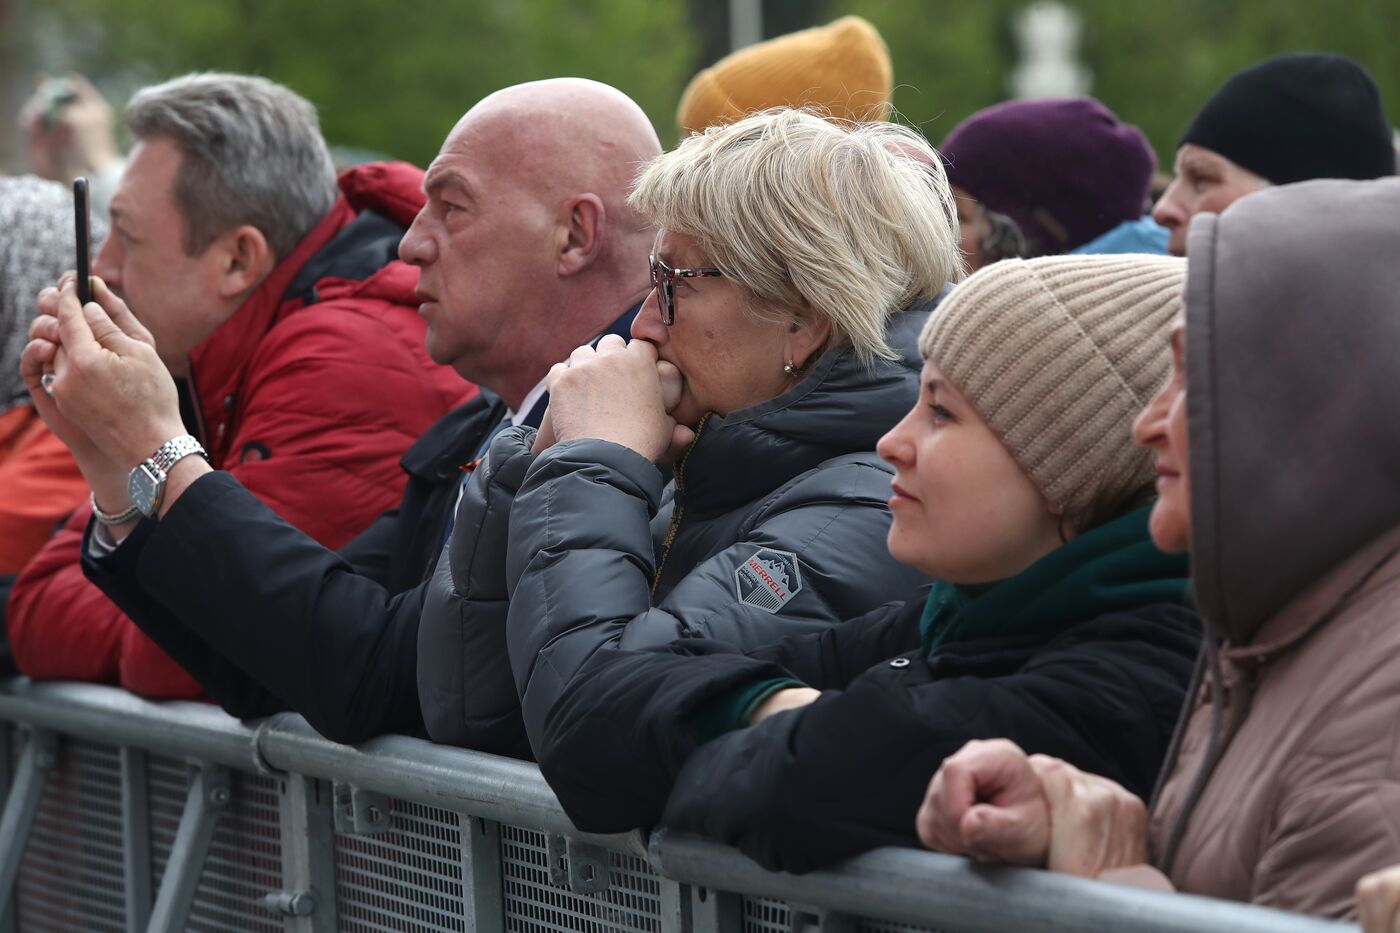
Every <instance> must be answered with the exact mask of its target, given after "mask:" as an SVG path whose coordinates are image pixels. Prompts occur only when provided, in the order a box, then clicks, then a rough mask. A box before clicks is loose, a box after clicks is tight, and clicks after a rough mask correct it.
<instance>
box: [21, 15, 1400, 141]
mask: <svg viewBox="0 0 1400 933" xmlns="http://www.w3.org/2000/svg"><path fill="white" fill-rule="evenodd" d="M1066 2H1067V4H1068V5H1069V6H1070V7H1072V8H1073V9H1075V10H1076V11H1077V12H1078V13H1079V14H1080V15H1081V16H1082V18H1083V25H1084V31H1083V35H1082V38H1081V41H1080V45H1079V58H1080V60H1081V61H1082V62H1083V63H1084V65H1085V66H1086V67H1087V68H1088V69H1089V70H1090V72H1091V74H1092V78H1093V84H1092V87H1091V93H1093V94H1094V95H1095V96H1097V97H1099V98H1100V99H1102V100H1103V101H1104V102H1105V103H1106V104H1108V105H1109V106H1110V107H1112V108H1113V109H1114V110H1115V111H1116V112H1117V113H1118V114H1119V115H1120V116H1122V117H1123V118H1124V119H1126V120H1128V121H1130V122H1134V123H1137V124H1138V125H1139V126H1141V127H1142V128H1143V130H1144V131H1146V132H1147V134H1148V136H1149V137H1150V138H1151V139H1152V141H1153V143H1154V144H1155V146H1156V147H1157V151H1158V154H1159V158H1160V159H1161V160H1162V161H1163V165H1164V166H1167V167H1169V166H1170V164H1171V156H1172V151H1173V149H1174V147H1175V142H1176V138H1177V136H1178V134H1179V133H1180V132H1181V130H1182V129H1183V128H1184V126H1185V124H1186V122H1187V120H1189V119H1190V116H1191V114H1192V113H1193V112H1194V111H1195V110H1196V108H1197V107H1198V106H1199V105H1200V103H1201V102H1202V101H1203V100H1204V99H1205V97H1206V96H1207V95H1208V94H1209V93H1210V92H1211V90H1213V89H1214V88H1215V87H1216V86H1217V85H1218V84H1219V83H1220V82H1221V81H1222V80H1223V79H1224V78H1225V77H1226V76H1228V75H1229V74H1231V73H1232V72H1234V71H1236V70H1238V69H1240V68H1242V67H1245V66H1247V65H1249V64H1251V63H1253V62H1256V61H1258V60H1260V59H1262V58H1264V57H1266V56H1268V55H1270V54H1273V53H1274V52H1279V51H1284V50H1290V49H1292V50H1329V51H1337V52H1342V53H1344V54H1347V55H1350V56H1352V57H1353V58H1355V59H1357V60H1358V61H1360V62H1361V63H1362V64H1363V65H1365V66H1366V67H1367V68H1368V69H1369V70H1370V71H1371V73H1372V74H1373V75H1374V76H1375V77H1376V80H1377V81H1378V83H1379V84H1380V86H1381V93H1382V96H1383V97H1384V98H1385V100H1386V103H1387V109H1388V112H1389V113H1390V116H1391V119H1392V122H1395V123H1400V56H1397V55H1396V54H1395V53H1396V40H1397V37H1400V0H1066ZM1027 5H1028V0H766V2H764V3H763V16H764V32H765V34H766V35H777V34H781V33H783V32H787V31H790V30H792V29H797V28H801V27H802V26H804V25H812V24H816V23H821V22H826V21H828V20H830V19H833V18H835V17H836V16H839V15H842V14H844V13H859V14H861V15H863V16H865V17H867V18H868V19H870V20H871V21H872V22H873V23H875V25H876V26H877V27H878V28H879V29H880V31H881V32H882V33H883V34H884V36H885V39H886V41H887V42H888V43H889V45H890V50H891V52H892V55H893V58H894V64H895V79H896V82H897V83H898V85H899V87H898V90H897V92H896V96H895V104H896V107H897V108H898V110H899V112H900V113H901V115H902V118H903V119H905V120H906V121H908V122H911V123H913V124H915V125H917V126H919V127H921V128H922V129H923V130H924V131H925V133H926V134H927V135H928V136H929V138H930V139H931V140H933V141H934V142H935V143H936V142H938V141H939V140H940V139H942V137H943V136H944V135H945V134H946V133H947V132H948V130H950V129H952V127H953V126H954V125H955V124H956V123H957V122H958V121H959V120H960V119H962V118H963V117H965V116H967V115H968V114H970V113H972V112H973V111H975V110H978V109H980V108H982V107H985V106H987V105H989V104H992V103H995V102H996V101H998V100H1002V99H1005V98H1006V97H1007V96H1008V94H1009V91H1008V77H1009V75H1010V74H1011V72H1012V70H1013V69H1014V68H1015V66H1016V63H1017V61H1018V58H1019V56H1020V50H1019V49H1018V44H1017V40H1016V34H1015V30H1014V26H1013V24H1014V22H1015V18H1016V15H1017V14H1018V13H1019V12H1020V11H1021V10H1023V9H1024V8H1025V7H1026V6H1027ZM727 14H728V5H727V4H726V3H725V2H723V0H592V2H577V0H416V2H414V0H410V2H405V3H387V2H384V0H333V2H332V0H0V82H3V85H2V86H0V105H3V106H4V107H5V110H4V113H6V114H13V113H14V112H15V111H16V110H17V108H18V106H19V104H20V103H21V102H22V101H23V100H24V98H25V97H26V96H27V95H28V94H29V92H30V91H31V90H32V88H33V81H34V75H35V73H36V72H39V71H44V72H47V73H50V74H54V73H63V72H66V71H69V70H78V71H82V72H85V73H87V74H88V75H90V76H91V77H92V78H93V79H94V81H95V82H96V83H97V84H98V86H99V87H100V88H101V89H102V90H103V91H104V93H106V94H107V95H108V96H109V97H110V98H111V99H112V100H113V101H114V103H116V104H120V103H121V102H122V101H124V100H125V98H126V97H127V96H129V94H130V93H131V91H132V90H134V89H135V88H136V87H139V86H140V85H142V84H145V83H149V82H152V81H156V80H160V79H162V78H165V77H169V76H172V75H176V74H180V73H183V72H185V71H190V70H196V69H219V70H231V71H242V72H251V73H257V74H263V75H267V76H268V77H271V78H274V79H275V80H278V81H281V82H283V83H285V84H287V85H289V86H291V87H292V88H294V89H296V90H297V91H299V92H300V93H302V94H303V95H305V96H306V97H308V98H310V99H311V100H312V101H314V102H315V103H316V104H317V105H318V107H319V108H320V112H321V119H322V124H323V127H324V130H325V133H326V136H327V138H328V139H329V140H330V141H331V142H332V143H333V144H337V145H340V146H345V147H352V148H360V149H367V150H372V151H375V152H382V153H387V154H391V155H393V156H396V157H399V158H406V159H409V160H412V161H415V162H418V163H420V164H425V163H426V162H427V161H428V160H430V159H431V158H432V156H433V155H434V154H435V153H436V151H437V146H438V143H439V142H440V141H441V140H442V138H443V136H444V135H445V134H446V132H447V130H448V129H449V128H450V127H451V126H452V124H453V122H455V120H456V119H457V117H459V116H460V115H461V114H462V113H463V112H464V111H465V110H466V109H467V108H468V107H470V106H471V104H472V103H473V102H475V101H476V100H477V99H479V98H480V97H481V96H483V95H484V94H486V93H488V92H490V91H491V90H493V89H495V88H499V87H502V86H505V85H508V84H513V83H515V82H518V81H524V80H529V79H532V78H541V77H549V76H553V75H562V74H575V75H582V76H585V77H591V78H596V79H598V80H600V81H605V82H608V83H610V84H613V85H616V86H617V87H619V88H621V89H622V90H624V91H626V92H627V93H628V94H630V95H631V96H632V97H633V98H635V99H636V100H637V101H638V103H640V104H641V105H642V107H643V108H644V109H645V110H646V111H647V113H648V114H650V116H651V118H652V120H653V121H654V122H655V123H656V126H657V128H658V131H659V132H660V133H661V136H662V141H663V142H664V143H666V144H667V145H670V144H672V143H674V141H675V135H676V130H675V125H674V120H675V105H676V102H677V100H678V99H679V96H680V92H681V89H682V88H683V87H684V86H685V83H686V81H687V80H689V78H690V76H691V75H692V74H693V73H694V72H695V71H696V70H697V69H698V68H700V67H701V66H703V65H705V64H708V63H709V62H711V61H713V60H714V59H715V58H717V57H719V56H720V55H722V54H724V53H725V52H726V51H727V50H728V35H729V32H728V29H729V26H728V19H727ZM15 149H16V146H15V140H14V127H13V119H9V118H5V119H0V165H9V166H11V167H15V168H18V167H20V166H17V165H15V164H14V163H15V159H16V156H15Z"/></svg>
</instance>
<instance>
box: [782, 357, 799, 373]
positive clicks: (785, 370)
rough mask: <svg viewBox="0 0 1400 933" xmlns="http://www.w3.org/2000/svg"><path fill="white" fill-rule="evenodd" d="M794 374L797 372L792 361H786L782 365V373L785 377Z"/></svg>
mask: <svg viewBox="0 0 1400 933" xmlns="http://www.w3.org/2000/svg"><path fill="white" fill-rule="evenodd" d="M795 372H797V370H796V369H795V368H794V367H793V365H792V360H788V361H787V362H786V363H784V364H783V373H784V374H785V375H788V376H791V375H792V374H793V373H795Z"/></svg>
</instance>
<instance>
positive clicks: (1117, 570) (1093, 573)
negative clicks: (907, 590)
mask: <svg viewBox="0 0 1400 933" xmlns="http://www.w3.org/2000/svg"><path fill="white" fill-rule="evenodd" d="M1151 511H1152V509H1151V507H1145V508H1141V509H1138V510H1137V511H1134V512H1129V513H1128V514H1127V515H1124V516H1122V517H1120V518H1116V519H1114V520H1113V521H1111V522H1109V523H1108V524H1106V525H1100V526H1099V527H1098V528H1095V529H1094V530H1092V531H1090V532H1088V533H1086V534H1084V535H1081V536H1080V537H1078V538H1075V539H1074V540H1073V541H1070V542H1069V543H1068V544H1064V545H1061V546H1060V547H1058V548H1056V549H1055V550H1053V551H1051V552H1050V553H1049V554H1046V555H1045V556H1044V557H1042V558H1041V559H1040V560H1038V561H1036V562H1035V563H1034V564H1031V565H1030V566H1029V567H1027V568H1026V569H1025V570H1023V571H1021V572H1020V573H1018V574H1016V576H1014V577H1011V578H1009V579H1006V580H1002V581H1000V582H998V583H989V584H983V585H980V586H957V585H955V584H952V583H943V582H941V581H940V582H938V583H935V584H934V585H933V590H932V591H931V592H930V593H929V596H928V603H927V604H925V606H924V614H923V617H922V618H921V619H920V621H919V632H920V634H921V635H922V636H923V645H924V651H925V652H931V651H933V649H935V648H937V647H938V646H939V645H943V644H947V643H948V642H955V641H968V640H971V639H981V638H998V637H1005V636H1008V635H1032V634H1035V633H1037V632H1054V631H1056V630H1057V629H1061V628H1064V627H1065V626H1066V625H1068V624H1070V623H1074V622H1083V621H1087V620H1089V619H1092V618H1094V617H1095V616H1098V615H1102V614H1103V613H1106V612H1113V611H1116V610H1123V609H1133V608H1136V607H1138V606H1146V605H1149V604H1151V603H1181V604H1185V603H1187V601H1188V599H1187V589H1188V585H1189V583H1190V580H1189V576H1190V568H1189V565H1188V563H1187V558H1186V555H1185V554H1163V553H1162V552H1161V551H1159V550H1157V547H1156V545H1154V544H1153V543H1152V539H1151V538H1150V537H1149V536H1148V534H1147V516H1148V514H1149V513H1150V512H1151Z"/></svg>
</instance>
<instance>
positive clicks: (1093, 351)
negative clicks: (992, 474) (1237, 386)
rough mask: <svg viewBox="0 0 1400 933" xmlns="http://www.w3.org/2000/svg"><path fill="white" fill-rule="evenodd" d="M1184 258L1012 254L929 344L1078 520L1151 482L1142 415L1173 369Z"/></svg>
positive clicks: (968, 285)
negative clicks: (1171, 345) (1170, 339)
mask: <svg viewBox="0 0 1400 933" xmlns="http://www.w3.org/2000/svg"><path fill="white" fill-rule="evenodd" d="M1185 279H1186V260H1184V259H1177V258H1175V257H1171V256H1145V255H1132V254H1128V255H1103V256H1077V255H1076V256H1046V257H1042V258H1040V259H1029V260H1022V259H1006V260H1003V261H1001V262H998V263H994V264H992V265H990V266H987V267H986V268H984V269H981V270H979V271H978V272H977V273H976V274H974V275H972V276H970V277H969V278H968V279H967V280H966V281H964V282H963V283H962V284H961V285H959V286H958V287H957V288H956V289H954V291H953V293H952V294H951V295H949V296H948V297H947V298H945V299H944V300H943V303H942V304H941V305H940V306H939V307H938V308H937V310H935V311H934V313H933V317H932V318H930V320H929V322H928V323H927V324H926V325H924V331H923V333H922V334H921V335H920V337H919V350H920V351H921V352H922V353H923V355H924V357H925V358H926V359H929V360H932V361H933V363H934V364H935V365H936V366H938V368H939V369H940V370H942V371H943V374H944V375H945V376H947V378H948V379H949V380H950V381H951V382H952V383H953V385H955V386H957V388H958V391H960V392H961V393H962V394H963V397H964V398H966V399H967V400H968V401H969V402H970V403H972V405H973V406H975V407H976V408H977V411H978V412H979V413H980V414H981V415H982V417H983V418H984V419H985V420H986V422H987V423H988V424H989V425H991V427H992V429H993V430H994V431H996V433H997V435H998V436H999V437H1000V438H1001V440H1002V443H1004V444H1005V445H1006V447H1007V449H1008V450H1010V451H1011V453H1012V454H1013V455H1014V456H1015V457H1016V460H1017V462H1018V463H1019V464H1020V465H1021V468H1022V469H1023V470H1025V471H1026V474H1027V475H1028V476H1030V478H1031V480H1032V481H1033V482H1034V483H1035V485H1036V488H1038V489H1039V490H1040V491H1041V493H1042V494H1043V495H1044V496H1045V498H1046V499H1047V500H1048V501H1049V502H1050V503H1052V504H1054V505H1059V506H1061V507H1063V508H1064V509H1065V512H1066V514H1068V515H1071V516H1074V515H1078V514H1084V513H1085V512H1087V511H1089V510H1092V508H1093V507H1094V506H1095V505H1099V504H1103V503H1105V502H1109V501H1113V500H1116V499H1117V498H1118V497H1120V496H1123V495H1126V494H1128V493H1130V492H1132V491H1134V490H1136V489H1138V488H1140V487H1143V486H1146V485H1148V484H1149V483H1151V482H1152V478H1153V467H1152V458H1151V456H1150V455H1149V453H1148V451H1147V450H1146V449H1145V448H1142V447H1139V446H1138V445H1137V444H1136V443H1134V442H1133V439H1132V427H1133V420H1134V419H1135V418H1137V416H1138V412H1140V411H1142V409H1143V406H1145V405H1146V404H1147V402H1148V400H1149V399H1151V398H1152V396H1153V395H1154V394H1155V393H1156V392H1157V390H1158V389H1159V388H1161V386H1162V383H1164V382H1165V381H1166V379H1167V374H1168V372H1169V371H1170V369H1171V354H1170V353H1169V352H1168V349H1167V333H1168V331H1169V330H1170V328H1171V323H1172V320H1173V319H1174V318H1175V317H1176V315H1177V314H1178V313H1180V311H1181V307H1182V296H1181V289H1182V284H1183V282H1184V281H1185Z"/></svg>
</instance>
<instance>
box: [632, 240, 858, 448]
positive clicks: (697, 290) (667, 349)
mask: <svg viewBox="0 0 1400 933" xmlns="http://www.w3.org/2000/svg"><path fill="white" fill-rule="evenodd" d="M656 257H657V258H658V259H660V260H661V261H663V262H665V263H666V265H668V266H670V267H671V268H673V269H696V268H707V267H713V266H714V262H712V261H711V260H710V258H709V257H708V256H706V255H704V254H703V253H702V252H701V251H700V248H699V247H698V246H697V245H696V243H695V240H694V239H693V238H691V237H688V236H685V235H684V234H680V233H672V232H670V231H664V230H663V231H662V232H661V234H660V235H659V236H658V237H657V238H656ZM659 301H660V296H658V295H657V293H656V290H655V289H652V292H651V294H650V295H648V296H647V300H646V301H645V303H643V305H642V308H641V310H640V311H638V312H637V317H636V318H635V319H634V320H633V322H632V336H633V337H635V338H639V339H642V340H649V341H651V342H652V343H654V344H656V351H657V355H658V356H659V357H660V358H661V359H663V360H666V361H667V362H669V363H671V364H673V365H674V366H675V367H676V368H677V369H678V370H680V373H681V377H682V379H683V380H684V381H683V388H682V390H681V398H680V403H679V405H677V406H676V408H675V409H673V410H672V411H671V416H672V417H673V418H675V419H676V421H678V422H680V423H681V424H688V425H693V424H695V423H696V422H698V421H699V420H700V418H701V416H703V415H704V414H705V413H706V412H710V411H713V412H716V413H718V414H721V415H727V414H729V413H730V412H733V411H738V410H740V409H743V408H748V407H749V406H751V405H757V404H758V403H759V402H765V401H767V400H768V399H770V398H774V397H775V396H778V395H781V394H782V393H783V392H785V391H787V390H788V389H789V388H791V387H792V386H794V385H796V384H797V382H798V381H800V380H801V378H802V375H801V372H800V370H802V369H803V367H804V366H805V365H806V363H807V362H808V360H809V359H811V358H812V357H813V356H814V355H816V353H817V352H818V351H819V350H820V348H821V346H822V345H823V344H824V343H825V342H826V339H827V336H828V335H829V334H830V327H829V325H827V324H826V323H825V322H824V321H814V322H807V323H802V324H792V325H783V324H774V323H771V322H767V321H760V320H758V319H757V318H755V317H754V315H753V314H752V313H751V312H750V311H749V310H748V308H747V307H745V303H744V294H743V291H742V287H741V286H740V285H739V283H738V282H735V281H734V280H733V279H729V278H726V277H724V276H713V277H697V278H683V279H678V280H677V281H676V285H675V320H674V321H673V322H672V323H671V325H670V326H667V325H666V324H665V323H663V322H662V317H661V311H660V307H659ZM787 363H792V364H793V370H794V371H793V372H785V371H784V366H785V365H786V364H787Z"/></svg>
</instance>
